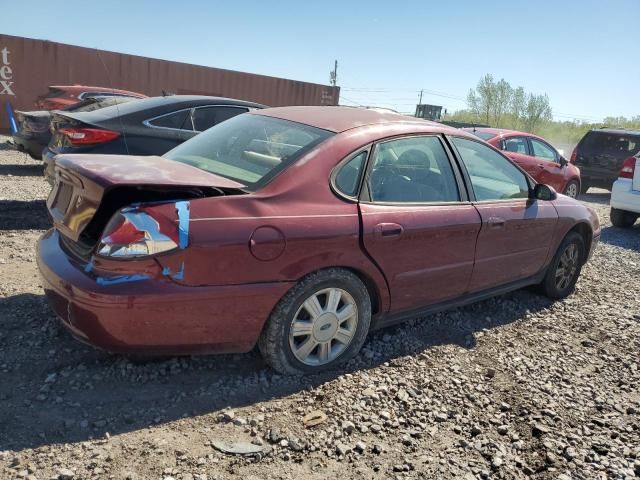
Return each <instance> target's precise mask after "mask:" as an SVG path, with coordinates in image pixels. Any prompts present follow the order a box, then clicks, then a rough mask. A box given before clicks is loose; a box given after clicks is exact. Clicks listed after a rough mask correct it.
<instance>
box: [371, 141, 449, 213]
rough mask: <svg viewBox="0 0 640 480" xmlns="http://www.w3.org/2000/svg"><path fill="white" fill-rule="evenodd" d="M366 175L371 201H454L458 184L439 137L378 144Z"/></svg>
mask: <svg viewBox="0 0 640 480" xmlns="http://www.w3.org/2000/svg"><path fill="white" fill-rule="evenodd" d="M372 162H373V164H372V168H371V174H370V175H369V194H370V195H371V200H372V201H374V202H382V203H386V202H389V203H398V202H407V203H428V202H457V201H459V200H460V195H459V192H458V185H457V183H456V179H455V175H454V173H453V169H452V167H451V162H450V161H449V157H448V156H447V154H446V152H445V150H444V147H443V146H442V142H441V141H440V139H439V138H438V137H435V136H425V137H411V138H401V139H398V140H390V141H388V142H384V143H380V144H379V145H378V146H377V147H376V150H375V153H374V155H373V159H372Z"/></svg>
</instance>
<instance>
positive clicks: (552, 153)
mask: <svg viewBox="0 0 640 480" xmlns="http://www.w3.org/2000/svg"><path fill="white" fill-rule="evenodd" d="M465 130H466V131H468V132H471V133H473V134H474V135H476V136H477V137H480V138H482V139H483V140H486V142H487V143H489V144H490V145H493V146H494V147H496V148H498V149H500V150H503V151H504V153H505V154H506V155H507V157H509V158H510V159H511V160H513V161H514V162H515V163H516V164H518V165H520V167H522V169H523V170H524V171H526V172H527V173H528V174H529V175H531V176H532V177H533V178H534V180H536V181H537V182H538V183H544V184H546V185H550V186H552V187H553V188H555V189H556V190H557V191H559V192H563V193H564V194H565V195H567V196H569V197H572V198H576V197H577V196H578V193H580V188H581V186H580V169H579V168H578V167H576V166H575V165H573V164H572V163H570V162H569V161H568V160H567V159H565V158H564V157H563V156H562V155H560V152H558V151H557V150H556V149H555V148H553V147H552V146H551V145H549V143H548V142H547V141H546V140H544V139H543V138H540V137H538V136H537V135H533V134H531V133H526V132H517V131H515V130H502V129H500V128H465Z"/></svg>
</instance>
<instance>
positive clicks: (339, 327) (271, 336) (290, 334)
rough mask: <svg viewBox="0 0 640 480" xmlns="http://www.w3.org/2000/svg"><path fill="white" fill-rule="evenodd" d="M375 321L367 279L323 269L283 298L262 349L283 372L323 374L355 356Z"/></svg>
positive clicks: (260, 344) (260, 343)
mask: <svg viewBox="0 0 640 480" xmlns="http://www.w3.org/2000/svg"><path fill="white" fill-rule="evenodd" d="M370 323H371V299H370V298H369V293H368V291H367V288H366V287H365V285H364V284H363V283H362V281H361V280H360V279H359V278H358V277H357V276H356V275H354V274H353V273H351V272H349V271H347V270H343V269H338V268H331V269H328V270H322V271H319V272H315V273H312V274H310V275H308V276H307V277H305V278H303V279H302V280H301V281H300V282H298V284H297V285H296V286H295V287H293V288H292V289H291V290H290V291H289V292H288V293H287V294H286V295H285V296H284V297H283V298H282V299H281V300H280V302H279V303H278V305H277V306H276V308H275V309H274V311H273V312H272V314H271V316H270V317H269V320H268V321H267V325H266V326H265V328H264V330H263V332H262V335H261V336H260V339H259V341H258V348H259V349H260V352H261V353H262V356H263V357H264V359H265V361H266V362H267V363H268V364H269V365H270V366H271V367H272V368H273V369H274V370H277V371H278V372H280V373H286V374H300V373H312V372H319V371H322V370H327V369H330V368H334V367H335V366H337V365H339V364H341V363H344V362H346V361H347V360H349V359H351V358H352V357H353V356H354V355H356V354H357V353H358V351H359V350H360V347H362V344H363V343H364V341H365V339H366V337H367V333H368V331H369V325H370Z"/></svg>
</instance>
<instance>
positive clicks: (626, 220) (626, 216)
mask: <svg viewBox="0 0 640 480" xmlns="http://www.w3.org/2000/svg"><path fill="white" fill-rule="evenodd" d="M609 218H611V223H612V224H613V226H614V227H620V228H629V227H631V226H632V225H633V224H634V223H636V220H637V219H638V216H637V215H636V214H635V213H631V212H627V211H626V210H620V209H618V208H613V207H612V208H611V212H610V213H609Z"/></svg>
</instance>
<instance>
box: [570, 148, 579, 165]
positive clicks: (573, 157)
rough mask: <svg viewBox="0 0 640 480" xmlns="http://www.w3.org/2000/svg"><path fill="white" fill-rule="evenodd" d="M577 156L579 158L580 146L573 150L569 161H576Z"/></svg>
mask: <svg viewBox="0 0 640 480" xmlns="http://www.w3.org/2000/svg"><path fill="white" fill-rule="evenodd" d="M576 158H578V147H576V148H574V149H573V152H571V158H569V161H570V162H571V163H576Z"/></svg>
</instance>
